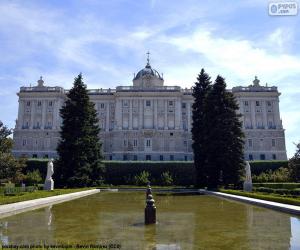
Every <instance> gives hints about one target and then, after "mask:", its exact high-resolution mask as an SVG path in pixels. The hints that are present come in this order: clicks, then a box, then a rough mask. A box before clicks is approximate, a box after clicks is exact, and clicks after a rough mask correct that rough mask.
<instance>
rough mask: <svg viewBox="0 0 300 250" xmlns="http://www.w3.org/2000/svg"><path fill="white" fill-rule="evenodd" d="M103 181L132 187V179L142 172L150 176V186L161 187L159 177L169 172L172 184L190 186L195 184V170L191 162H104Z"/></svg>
mask: <svg viewBox="0 0 300 250" xmlns="http://www.w3.org/2000/svg"><path fill="white" fill-rule="evenodd" d="M104 164H105V167H106V170H105V181H106V183H108V184H112V185H125V184H126V185H132V184H135V183H134V177H135V176H136V175H140V173H142V172H143V171H146V172H148V173H149V174H150V177H149V179H150V182H151V184H152V185H162V183H161V175H162V173H164V172H169V173H170V175H171V176H172V178H173V184H174V185H177V186H191V185H193V184H194V183H195V182H194V181H195V179H194V178H195V169H194V164H193V162H176V161H170V162H167V161H163V162H159V161H157V162H156V161H152V162H151V161H132V162H130V161H127V162H126V161H104Z"/></svg>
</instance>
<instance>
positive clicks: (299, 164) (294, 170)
mask: <svg viewBox="0 0 300 250" xmlns="http://www.w3.org/2000/svg"><path fill="white" fill-rule="evenodd" d="M289 169H290V172H291V178H292V180H293V181H296V182H300V143H298V145H297V150H296V153H295V154H294V156H293V157H292V158H291V159H290V160H289Z"/></svg>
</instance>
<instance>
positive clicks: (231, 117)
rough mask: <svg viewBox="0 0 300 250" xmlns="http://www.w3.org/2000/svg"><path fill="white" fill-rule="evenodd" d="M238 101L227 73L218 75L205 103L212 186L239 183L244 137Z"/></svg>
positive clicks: (208, 169) (208, 159) (209, 175)
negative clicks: (227, 79) (229, 85)
mask: <svg viewBox="0 0 300 250" xmlns="http://www.w3.org/2000/svg"><path fill="white" fill-rule="evenodd" d="M237 111H238V105H237V103H236V100H235V98H234V96H233V94H232V93H230V92H227V91H226V83H225V80H224V78H223V77H221V76H218V77H217V78H216V80H215V82H214V84H213V87H212V89H211V91H209V93H208V95H207V99H206V104H205V112H206V114H207V119H206V126H207V127H208V128H209V129H208V130H207V143H206V157H207V162H206V164H205V165H204V172H205V173H206V174H207V176H208V180H207V181H208V187H209V188H216V187H217V186H218V185H226V186H227V185H228V184H235V185H237V184H238V182H239V180H240V176H241V174H242V171H243V164H244V153H243V148H244V141H243V137H244V135H243V132H242V123H241V121H240V120H239V118H240V115H239V114H238V112H237Z"/></svg>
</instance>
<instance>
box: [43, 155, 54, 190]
mask: <svg viewBox="0 0 300 250" xmlns="http://www.w3.org/2000/svg"><path fill="white" fill-rule="evenodd" d="M53 173H54V170H53V159H50V161H48V164H47V176H46V180H45V184H44V190H53V189H54V181H53V179H52V175H53Z"/></svg>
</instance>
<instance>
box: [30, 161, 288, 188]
mask: <svg viewBox="0 0 300 250" xmlns="http://www.w3.org/2000/svg"><path fill="white" fill-rule="evenodd" d="M47 161H48V159H29V160H27V162H26V165H27V167H26V169H25V171H26V172H28V171H33V170H35V169H38V170H39V171H40V173H41V175H42V178H45V176H46V172H47ZM103 163H104V164H105V167H106V172H105V176H104V177H105V180H106V183H108V184H113V185H124V184H127V185H132V184H134V183H133V178H134V176H135V175H138V174H140V173H141V172H142V171H147V172H149V173H150V180H151V182H152V183H153V184H160V183H159V180H160V178H161V174H162V173H163V172H170V174H171V176H172V178H173V182H174V183H173V184H174V185H182V186H188V185H193V184H194V178H195V175H196V173H195V168H194V163H193V162H192V161H103ZM287 163H288V162H287V161H251V162H250V165H251V171H252V174H255V175H258V174H260V173H261V172H263V171H267V170H269V169H271V170H276V169H278V168H280V167H282V166H287ZM54 171H55V164H54Z"/></svg>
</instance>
